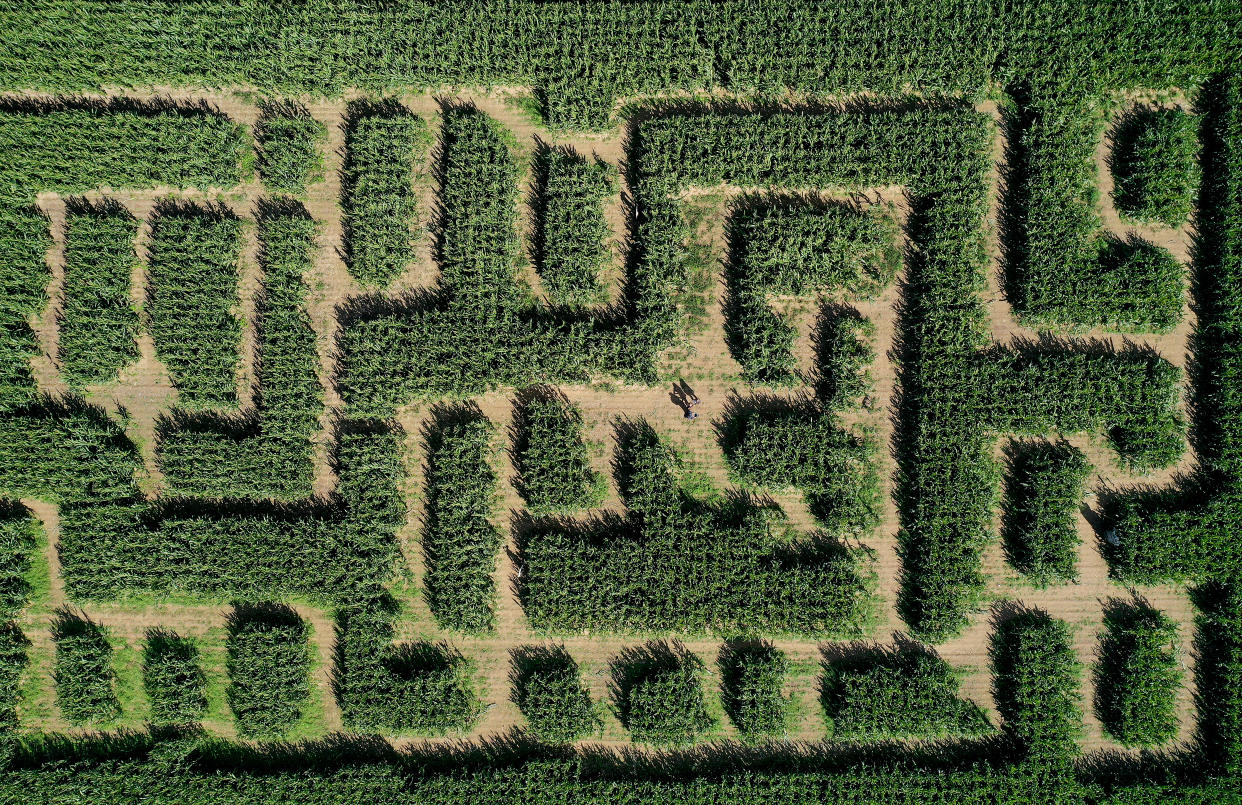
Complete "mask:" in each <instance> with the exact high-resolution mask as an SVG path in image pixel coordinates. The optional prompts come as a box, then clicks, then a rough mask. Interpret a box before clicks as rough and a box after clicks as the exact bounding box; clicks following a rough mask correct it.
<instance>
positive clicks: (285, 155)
mask: <svg viewBox="0 0 1242 805" xmlns="http://www.w3.org/2000/svg"><path fill="white" fill-rule="evenodd" d="M254 134H255V139H256V140H257V141H258V146H259V147H258V157H259V159H258V165H259V176H260V178H262V180H263V185H264V187H266V188H267V189H268V190H269V191H272V192H274V193H291V194H293V195H299V196H300V195H302V194H303V193H305V192H306V186H307V185H308V184H310V183H311V182H316V181H319V179H321V178H322V177H323V169H324V165H323V154H322V153H321V148H322V146H323V144H324V142H325V141H326V140H327V138H328V133H327V131H326V130H325V129H324V127H323V124H322V123H320V122H319V121H318V120H316V119H315V118H313V117H311V115H310V112H308V111H307V110H306V107H304V106H301V105H300V104H295V103H290V102H285V103H265V104H263V115H262V116H261V117H260V118H259V122H258V125H257V126H255V132H254Z"/></svg>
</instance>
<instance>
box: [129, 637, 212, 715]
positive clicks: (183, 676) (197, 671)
mask: <svg viewBox="0 0 1242 805" xmlns="http://www.w3.org/2000/svg"><path fill="white" fill-rule="evenodd" d="M206 683H207V677H206V675H205V674H204V673H203V668H202V666H201V665H200V664H199V659H198V647H197V646H195V645H194V641H193V640H190V639H189V638H186V637H181V636H180V635H178V634H177V633H176V632H172V631H169V630H167V629H158V628H151V629H148V630H147V640H146V646H145V647H144V650H143V656H142V684H143V687H144V688H146V691H147V699H148V700H150V702H151V721H152V722H154V723H156V724H193V723H196V722H197V721H198V720H199V719H201V718H202V717H203V713H204V711H205V710H206V709H207V697H206V696H205V695H204V693H203V688H204V686H205V685H206Z"/></svg>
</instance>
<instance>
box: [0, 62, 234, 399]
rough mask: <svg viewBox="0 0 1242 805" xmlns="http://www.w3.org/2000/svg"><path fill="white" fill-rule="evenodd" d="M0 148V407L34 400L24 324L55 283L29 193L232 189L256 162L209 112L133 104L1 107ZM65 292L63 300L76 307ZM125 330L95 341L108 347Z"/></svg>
mask: <svg viewBox="0 0 1242 805" xmlns="http://www.w3.org/2000/svg"><path fill="white" fill-rule="evenodd" d="M27 86H29V85H27ZM170 144H171V145H170ZM0 151H3V152H4V153H5V154H8V155H9V156H8V158H7V159H6V160H5V161H4V164H3V166H0V266H2V267H3V268H2V269H0V335H2V337H0V406H4V407H10V406H12V405H24V404H29V403H30V402H32V401H33V400H34V395H35V386H34V378H33V375H32V374H31V372H30V364H29V361H30V358H31V357H32V356H33V355H35V354H37V353H38V351H39V345H38V341H37V340H36V338H35V335H34V332H33V331H32V330H31V329H30V326H29V318H30V317H31V316H32V315H37V314H39V313H40V312H41V311H42V310H43V308H44V307H45V305H46V304H47V295H46V287H47V284H48V282H49V280H50V279H51V277H50V274H49V272H48V267H47V264H46V263H45V262H44V257H45V255H46V253H47V250H48V248H49V247H50V246H51V245H52V237H51V226H50V223H49V221H48V219H47V218H46V217H45V216H44V215H43V214H42V213H41V212H40V211H39V210H37V209H36V208H34V207H33V206H32V202H33V201H34V199H35V196H36V195H37V194H38V193H39V192H41V191H51V192H55V193H59V194H61V195H76V194H81V193H84V192H87V191H90V190H95V189H98V188H101V187H110V188H112V189H115V190H124V189H148V188H155V187H174V188H189V187H195V188H200V189H207V188H210V187H233V186H236V185H237V184H239V183H241V182H242V181H244V180H245V179H246V178H247V173H248V172H249V167H248V165H249V161H250V159H251V158H252V157H251V155H250V150H249V145H248V139H247V137H246V136H245V130H244V129H243V128H242V127H241V126H238V125H237V124H235V123H232V122H231V121H229V120H228V119H227V118H226V117H224V116H222V115H220V114H217V113H215V112H214V111H213V110H210V109H207V108H205V106H186V105H174V104H170V103H167V102H161V101H153V102H138V101H132V100H116V101H107V102H104V101H90V100H67V101H60V102H41V101H35V102H23V101H5V102H3V103H0ZM66 245H67V246H73V245H75V244H73V243H72V242H70V243H67V244H66ZM75 262H76V260H75ZM71 296H72V292H71V293H70V295H69V296H67V297H66V302H73V303H74V304H76V302H77V301H79V300H75V299H72V298H71ZM109 296H110V297H112V298H115V296H116V295H115V294H110V295H109ZM67 309H68V310H71V311H74V315H77V310H76V308H73V307H70V308H67ZM123 333H124V330H122V331H120V332H116V333H112V332H109V333H108V335H107V336H105V335H104V334H103V333H102V332H100V333H97V337H98V338H100V339H104V338H107V343H109V344H112V343H114V341H113V340H112V339H113V338H114V337H115V338H116V339H117V341H118V342H119V341H123V340H124V338H123ZM75 337H77V335H76V334H72V335H70V336H69V338H70V340H69V342H67V343H68V345H70V346H72V345H73V341H72V339H73V338H75ZM71 352H72V350H71Z"/></svg>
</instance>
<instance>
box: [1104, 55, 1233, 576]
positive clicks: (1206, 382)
mask: <svg viewBox="0 0 1242 805" xmlns="http://www.w3.org/2000/svg"><path fill="white" fill-rule="evenodd" d="M1200 107H1201V110H1202V112H1203V114H1204V117H1203V128H1202V131H1203V144H1202V159H1203V169H1202V175H1203V185H1202V187H1201V189H1200V194H1199V195H1200V209H1199V212H1198V214H1197V216H1196V228H1197V229H1198V238H1197V241H1196V243H1197V255H1196V264H1197V270H1196V276H1195V283H1194V290H1195V298H1194V306H1195V310H1196V313H1197V329H1196V332H1195V335H1194V337H1193V340H1192V348H1193V351H1194V361H1193V374H1192V377H1191V379H1192V383H1193V385H1192V388H1191V393H1190V396H1191V401H1192V403H1193V409H1192V410H1193V411H1194V414H1195V422H1194V427H1193V429H1192V431H1191V440H1192V443H1193V444H1194V447H1195V456H1196V459H1197V461H1198V464H1199V466H1200V468H1201V470H1200V472H1198V473H1197V474H1195V475H1194V476H1192V477H1191V478H1189V479H1187V480H1186V481H1185V482H1183V483H1181V484H1179V485H1177V486H1175V487H1172V488H1166V489H1157V490H1154V491H1146V490H1144V491H1139V492H1136V493H1129V494H1126V495H1120V496H1117V497H1115V498H1114V499H1112V500H1110V501H1107V502H1108V503H1109V508H1108V511H1107V515H1108V518H1107V519H1108V520H1109V521H1110V522H1109V524H1108V526H1106V531H1105V534H1106V536H1108V537H1109V539H1108V540H1107V541H1106V542H1105V544H1104V552H1105V556H1106V557H1107V558H1108V560H1109V563H1110V566H1111V572H1112V574H1113V575H1114V576H1116V577H1118V578H1121V579H1124V580H1125V581H1127V582H1130V583H1141V584H1158V583H1164V582H1168V581H1175V580H1187V579H1197V580H1203V579H1210V578H1213V577H1216V578H1221V577H1225V578H1228V577H1232V576H1233V575H1234V573H1235V572H1236V569H1237V568H1238V567H1242V553H1240V552H1239V550H1238V547H1239V546H1238V541H1237V540H1235V539H1233V538H1232V536H1231V535H1232V534H1234V533H1236V531H1237V528H1238V522H1239V519H1238V511H1239V505H1240V504H1242V497H1240V496H1239V488H1240V487H1239V482H1240V480H1242V397H1240V396H1239V390H1240V389H1242V351H1240V350H1239V349H1238V335H1239V331H1240V329H1242V320H1240V319H1239V314H1238V311H1239V310H1242V171H1239V169H1238V166H1239V164H1242V163H1240V161H1239V160H1240V158H1242V88H1240V86H1239V81H1238V78H1237V76H1227V77H1223V78H1221V79H1219V80H1214V81H1212V82H1211V83H1209V85H1208V86H1206V87H1205V88H1204V89H1203V90H1202V92H1201V97H1200Z"/></svg>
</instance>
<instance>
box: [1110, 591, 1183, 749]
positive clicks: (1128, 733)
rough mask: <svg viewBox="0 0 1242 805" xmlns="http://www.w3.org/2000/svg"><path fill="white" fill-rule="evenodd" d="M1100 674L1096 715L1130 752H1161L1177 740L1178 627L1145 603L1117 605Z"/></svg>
mask: <svg viewBox="0 0 1242 805" xmlns="http://www.w3.org/2000/svg"><path fill="white" fill-rule="evenodd" d="M1104 626H1105V628H1106V629H1107V631H1106V633H1105V634H1104V636H1103V637H1102V638H1101V639H1100V649H1099V662H1098V664H1097V665H1096V668H1095V712H1096V715H1097V716H1098V717H1099V719H1100V722H1101V723H1102V724H1103V725H1104V729H1105V730H1106V731H1107V732H1108V734H1109V735H1111V736H1112V737H1113V738H1115V739H1116V740H1118V741H1120V742H1121V743H1123V744H1125V745H1126V746H1156V745H1158V744H1162V743H1165V742H1167V741H1169V740H1171V739H1172V738H1174V737H1176V735H1177V726H1178V724H1177V701H1176V700H1177V689H1178V687H1180V685H1181V671H1180V670H1179V669H1178V660H1177V653H1178V642H1177V624H1176V623H1174V622H1173V621H1171V620H1169V618H1167V617H1165V615H1163V614H1162V613H1161V612H1160V610H1158V609H1155V608H1153V607H1152V606H1151V605H1150V604H1147V603H1146V602H1144V601H1135V602H1133V603H1131V602H1122V601H1115V600H1114V601H1111V602H1109V605H1108V606H1106V607H1105V610H1104Z"/></svg>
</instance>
